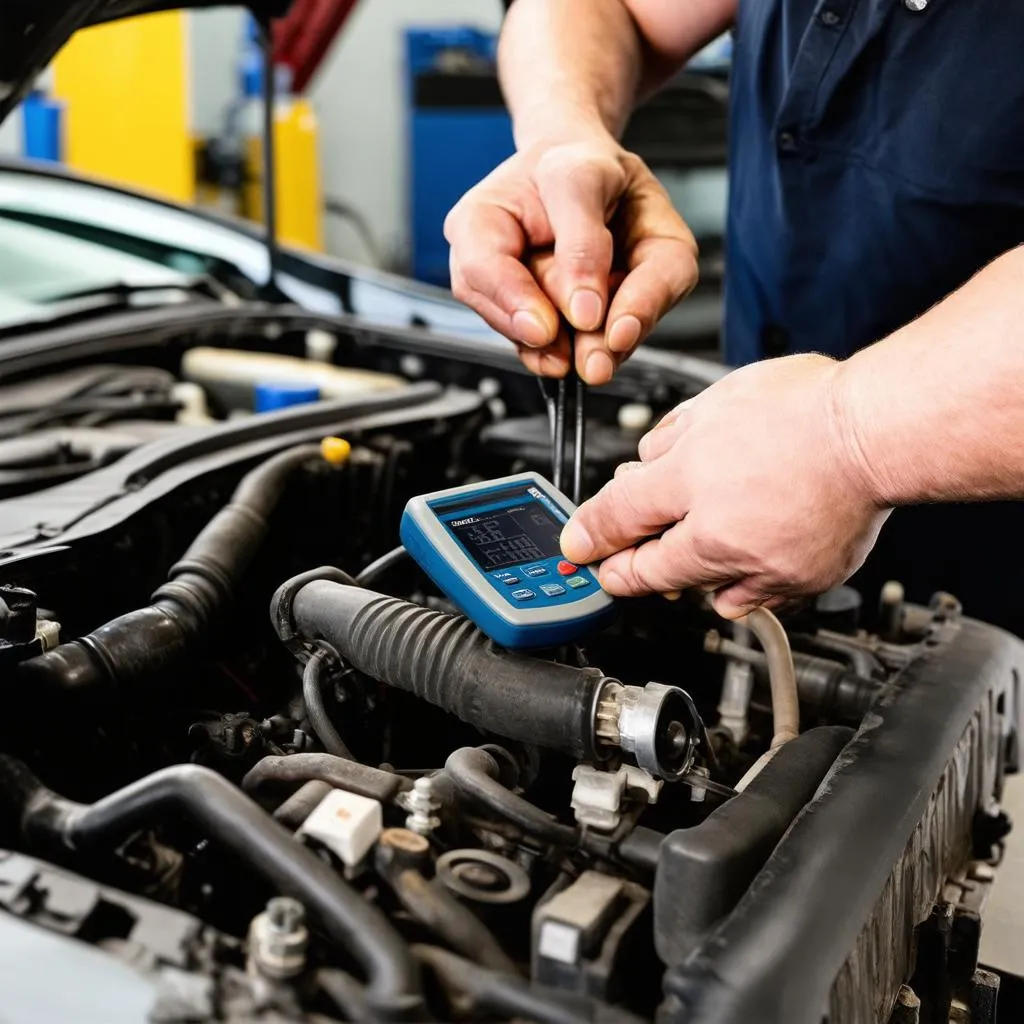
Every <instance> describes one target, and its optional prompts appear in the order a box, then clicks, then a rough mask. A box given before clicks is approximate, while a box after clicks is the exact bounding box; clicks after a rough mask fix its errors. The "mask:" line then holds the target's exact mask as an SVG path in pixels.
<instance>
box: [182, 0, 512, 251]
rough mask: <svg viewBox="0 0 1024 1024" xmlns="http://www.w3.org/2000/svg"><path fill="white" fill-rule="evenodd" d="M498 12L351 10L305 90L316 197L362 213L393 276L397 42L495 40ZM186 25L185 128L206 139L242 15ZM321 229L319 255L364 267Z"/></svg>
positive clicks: (483, 0) (342, 228)
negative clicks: (322, 251)
mask: <svg viewBox="0 0 1024 1024" xmlns="http://www.w3.org/2000/svg"><path fill="white" fill-rule="evenodd" d="M502 10H503V5H502V3H501V0H360V2H359V3H358V4H357V6H356V8H355V11H354V12H353V13H352V15H351V16H350V17H349V20H348V22H347V23H346V25H345V28H344V30H343V32H342V34H341V36H340V38H339V39H338V40H337V42H336V44H335V46H334V49H333V50H332V52H331V53H330V54H329V56H328V58H327V60H326V61H325V62H324V64H323V65H322V66H321V68H320V71H319V73H318V75H317V77H316V79H315V80H314V81H313V84H312V88H311V91H310V98H311V99H312V101H313V104H314V107H315V109H316V114H317V118H318V120H319V123H320V166H321V171H322V178H323V192H324V195H325V196H331V197H335V198H337V199H339V200H341V201H342V202H343V203H345V204H347V205H349V206H352V207H355V208H356V209H357V210H359V211H360V212H361V213H362V215H363V217H365V218H366V220H367V222H368V224H369V228H370V232H371V233H372V235H373V237H374V239H375V240H376V244H377V248H378V249H379V250H380V251H381V253H382V254H383V256H384V257H385V260H386V261H387V262H388V263H391V264H396V265H398V266H402V265H403V264H404V262H405V260H406V256H407V253H408V248H409V237H408V231H407V224H406V220H407V218H406V212H405V194H406V188H405V181H406V157H405V136H404V131H405V126H404V115H405V99H404V78H403V75H404V69H403V62H404V56H403V53H404V49H403V47H404V40H403V33H404V31H405V29H406V28H407V27H412V26H415V25H430V26H438V25H451V24H469V25H475V26H477V27H480V28H484V29H488V30H491V31H496V30H497V29H498V27H499V26H500V24H501V14H502ZM191 20H192V28H191V49H192V65H193V72H192V74H193V79H192V82H193V89H192V123H193V125H194V127H195V130H196V131H197V132H199V133H201V134H208V133H210V132H212V131H214V130H215V129H216V128H217V126H218V125H219V124H220V118H221V117H222V114H223V111H224V109H225V107H226V106H227V104H228V103H229V102H230V100H231V98H232V96H233V95H234V89H235V81H236V73H237V72H236V67H237V60H238V50H239V40H240V38H241V32H242V14H241V13H240V12H239V11H238V10H235V9H231V10H213V11H195V12H193V13H192V16H191ZM325 223H326V242H327V249H328V251H329V252H332V253H335V254H336V255H339V256H345V257H348V258H351V259H357V260H367V259H368V253H367V249H366V246H365V245H364V244H363V243H362V241H361V240H360V238H359V235H358V233H357V232H355V231H354V230H353V229H352V227H351V226H350V225H349V224H347V223H346V222H345V221H344V220H341V219H339V218H337V217H328V219H327V220H326V222H325Z"/></svg>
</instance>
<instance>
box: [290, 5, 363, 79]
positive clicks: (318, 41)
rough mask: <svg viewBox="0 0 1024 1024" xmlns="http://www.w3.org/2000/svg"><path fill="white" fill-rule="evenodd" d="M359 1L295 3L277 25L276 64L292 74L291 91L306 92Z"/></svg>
mask: <svg viewBox="0 0 1024 1024" xmlns="http://www.w3.org/2000/svg"><path fill="white" fill-rule="evenodd" d="M356 3H357V0H294V2H293V3H292V6H291V9H290V10H289V11H288V14H287V15H285V17H283V18H281V19H279V20H277V21H275V22H274V63H275V64H286V65H287V66H288V67H289V68H291V70H292V89H293V90H294V91H295V92H296V93H301V92H304V91H305V89H306V86H308V85H309V82H310V80H311V79H312V77H313V76H314V75H315V74H316V70H317V68H318V67H319V66H320V64H321V62H322V61H323V59H324V57H326V56H327V52H328V51H329V50H330V48H331V45H332V44H333V43H334V40H335V38H336V37H337V35H338V33H339V32H340V31H341V29H342V26H343V25H344V24H345V22H346V20H347V19H348V16H349V15H350V14H351V13H352V8H354V7H355V5H356Z"/></svg>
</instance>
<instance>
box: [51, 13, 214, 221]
mask: <svg viewBox="0 0 1024 1024" xmlns="http://www.w3.org/2000/svg"><path fill="white" fill-rule="evenodd" d="M186 17H187V15H186V14H184V13H183V12H181V11H169V12H166V13H161V14H149V15H145V16H143V17H141V18H130V19H128V20H126V21H118V22H113V23H111V24H109V25H98V26H96V27H95V28H90V29H86V30H85V31H84V32H79V33H78V34H77V35H75V36H74V37H73V38H72V39H71V41H70V42H69V43H68V45H67V46H66V47H65V48H64V50H63V51H61V53H60V54H59V55H58V56H57V58H56V60H55V61H54V92H55V94H56V95H57V96H58V97H59V98H60V99H62V100H64V101H65V102H66V103H67V115H66V118H67V123H66V129H65V131H66V135H65V139H66V147H67V148H66V161H67V163H68V165H69V166H70V167H72V168H73V169H74V170H77V171H82V172H83V173H86V174H91V175H96V176H99V177H103V178H107V179H109V180H111V181H115V182H117V183H119V184H122V185H127V186H131V187H134V188H139V189H142V190H144V191H147V192H152V193H156V194H157V195H160V196H163V197H165V198H168V199H174V200H178V201H179V202H192V201H193V200H194V198H195V156H194V153H195V148H194V142H193V140H192V138H191V137H190V125H189V119H190V114H189V111H190V107H189V95H188V81H189V66H188V41H187V40H188V34H187V23H186Z"/></svg>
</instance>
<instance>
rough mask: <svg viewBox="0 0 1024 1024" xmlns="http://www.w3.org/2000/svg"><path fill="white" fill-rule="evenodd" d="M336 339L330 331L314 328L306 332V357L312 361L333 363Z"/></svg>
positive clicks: (336, 344) (336, 345)
mask: <svg viewBox="0 0 1024 1024" xmlns="http://www.w3.org/2000/svg"><path fill="white" fill-rule="evenodd" d="M337 347H338V339H337V338H336V337H335V336H334V335H333V334H331V333H330V331H321V330H318V329H316V328H314V329H313V330H311V331H307V332H306V358H307V359H311V360H312V361H313V362H314V363H333V362H334V352H335V349H337Z"/></svg>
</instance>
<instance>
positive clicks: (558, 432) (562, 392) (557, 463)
mask: <svg viewBox="0 0 1024 1024" xmlns="http://www.w3.org/2000/svg"><path fill="white" fill-rule="evenodd" d="M567 391H568V389H567V388H566V386H565V378H564V377H563V378H562V379H561V380H559V382H558V398H557V399H556V401H555V438H554V469H553V471H552V476H553V477H554V479H553V480H552V483H553V484H554V485H555V487H556V488H558V490H562V484H563V481H564V480H565V398H566V393H567Z"/></svg>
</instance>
